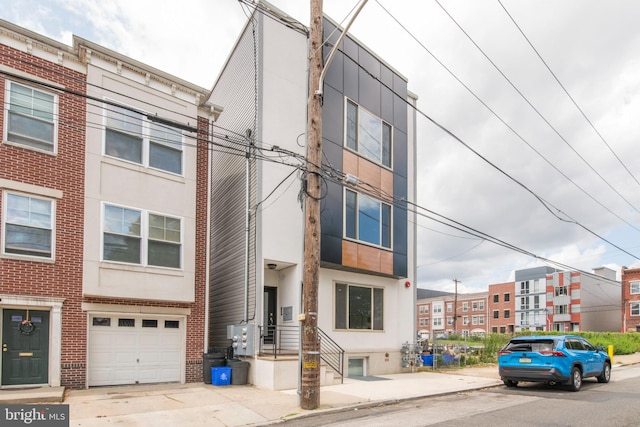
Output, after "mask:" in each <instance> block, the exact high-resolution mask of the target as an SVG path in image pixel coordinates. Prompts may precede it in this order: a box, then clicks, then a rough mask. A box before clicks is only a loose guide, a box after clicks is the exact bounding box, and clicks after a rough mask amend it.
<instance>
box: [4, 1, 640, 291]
mask: <svg viewBox="0 0 640 427" xmlns="http://www.w3.org/2000/svg"><path fill="white" fill-rule="evenodd" d="M270 3H271V4H273V5H274V6H276V7H277V8H278V9H280V10H282V11H284V12H285V13H287V14H289V15H290V16H292V17H293V18H295V19H297V20H298V21H300V22H302V23H303V24H305V25H308V23H309V13H310V12H309V4H310V2H309V1H307V0H272V1H271V2H270ZM357 3H358V1H357V0H324V6H323V10H324V13H325V14H327V15H328V16H329V17H331V18H332V19H333V20H334V21H337V22H339V23H344V24H343V25H346V22H348V17H349V16H350V13H351V12H352V10H353V9H354V7H355V6H356V5H357ZM249 13H250V8H249V7H248V6H246V4H244V3H242V2H240V1H238V0H181V1H168V0H135V1H132V0H110V1H97V0H0V18H2V19H4V20H7V21H10V22H12V23H15V24H17V25H20V26H23V27H25V28H28V29H30V30H32V31H36V32H38V33H41V34H43V35H45V36H48V37H50V38H52V39H55V40H58V41H61V42H63V43H66V44H68V45H71V44H72V35H73V34H75V35H77V36H80V37H82V38H85V39H88V40H91V41H93V42H95V43H98V44H101V45H103V46H105V47H107V48H110V49H113V50H115V51H118V52H120V53H121V54H124V55H127V56H129V57H131V58H134V59H136V60H138V61H141V62H143V63H146V64H149V65H151V66H153V67H156V68H158V69H160V70H163V71H165V72H168V73H171V74H173V75H175V76H177V77H180V78H182V79H184V80H187V81H190V82H192V83H195V84H197V85H200V86H202V87H204V88H207V89H210V88H212V87H213V84H214V83H215V81H216V79H217V77H218V75H219V73H220V71H221V69H222V67H223V65H224V63H225V61H226V60H227V58H228V56H229V53H230V52H231V49H232V48H233V46H234V44H235V42H236V40H237V38H238V36H239V35H240V32H241V31H242V29H243V27H244V25H245V23H246V20H247V16H248V14H249ZM639 20H640V2H639V1H636V0H562V1H558V0H473V1H472V0H437V1H435V0H369V1H368V3H367V4H366V5H365V6H364V8H363V9H362V12H361V13H360V14H359V16H358V17H357V18H356V20H355V21H354V23H353V25H352V27H351V29H350V33H351V34H352V35H354V36H355V37H356V38H357V39H358V40H359V41H360V42H362V43H363V44H365V45H366V46H367V47H368V48H369V49H370V50H372V51H373V52H375V53H376V54H377V55H378V56H379V57H380V58H383V59H384V60H385V61H386V62H387V63H388V64H390V65H391V66H392V67H393V68H394V69H396V70H397V71H398V72H400V73H401V74H402V75H404V76H405V77H406V78H407V79H408V81H409V85H408V88H409V90H410V91H411V92H412V93H414V94H416V95H417V96H418V110H419V111H418V112H417V117H418V119H417V134H418V141H417V145H418V152H417V159H416V163H417V165H418V171H417V181H418V194H417V204H418V205H419V206H420V207H421V208H425V209H427V210H428V211H427V210H425V209H420V215H419V217H418V220H417V229H418V233H417V234H418V251H417V285H418V286H419V287H421V288H427V289H437V290H444V291H453V289H454V279H457V280H459V281H460V282H459V284H458V291H459V292H478V291H485V290H487V285H489V284H494V283H504V282H508V281H513V280H514V271H516V270H520V269H524V268H530V267H536V266H541V265H551V266H556V267H557V265H556V264H549V262H548V261H546V260H551V261H554V262H556V263H561V264H562V265H565V266H567V267H570V268H571V269H579V270H583V271H588V272H590V271H591V270H592V269H593V268H595V267H600V266H606V267H608V268H611V269H613V270H615V271H616V272H617V274H618V279H619V275H620V269H621V266H627V267H640V260H639V259H640V156H638V150H637V147H639V146H640V145H639V143H640V119H639V118H640V25H638V21H639ZM452 225H453V227H452ZM469 232H471V233H469ZM496 241H498V242H501V243H502V244H496V243H495V242H496ZM505 246H506V247H505Z"/></svg>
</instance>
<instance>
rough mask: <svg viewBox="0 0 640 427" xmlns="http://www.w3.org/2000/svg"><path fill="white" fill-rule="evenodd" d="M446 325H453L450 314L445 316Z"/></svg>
mask: <svg viewBox="0 0 640 427" xmlns="http://www.w3.org/2000/svg"><path fill="white" fill-rule="evenodd" d="M447 325H449V326H451V325H453V317H452V316H447Z"/></svg>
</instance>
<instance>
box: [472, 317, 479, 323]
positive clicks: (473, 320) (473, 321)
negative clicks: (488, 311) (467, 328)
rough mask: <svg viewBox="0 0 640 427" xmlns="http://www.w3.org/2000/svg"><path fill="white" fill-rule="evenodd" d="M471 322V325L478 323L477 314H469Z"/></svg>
mask: <svg viewBox="0 0 640 427" xmlns="http://www.w3.org/2000/svg"><path fill="white" fill-rule="evenodd" d="M471 324H472V325H477V324H478V316H471Z"/></svg>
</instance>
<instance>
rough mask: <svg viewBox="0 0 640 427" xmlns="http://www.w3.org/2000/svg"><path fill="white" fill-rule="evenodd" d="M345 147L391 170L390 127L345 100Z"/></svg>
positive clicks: (353, 103)
mask: <svg viewBox="0 0 640 427" xmlns="http://www.w3.org/2000/svg"><path fill="white" fill-rule="evenodd" d="M346 110H347V119H346V138H345V141H346V142H345V143H346V146H347V147H348V148H350V149H352V150H354V151H357V152H358V153H360V154H362V155H363V156H365V157H367V158H368V159H371V160H373V161H374V162H376V163H380V164H381V165H383V166H386V167H388V168H391V139H392V128H391V125H390V124H388V123H386V122H385V121H383V120H381V119H380V118H379V117H376V116H375V115H373V114H371V113H370V112H369V111H367V110H365V109H364V108H362V107H360V106H359V105H358V104H356V103H355V102H353V101H351V100H349V99H347V107H346Z"/></svg>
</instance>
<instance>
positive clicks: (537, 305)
mask: <svg viewBox="0 0 640 427" xmlns="http://www.w3.org/2000/svg"><path fill="white" fill-rule="evenodd" d="M533 308H540V295H536V296H534V297H533Z"/></svg>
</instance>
